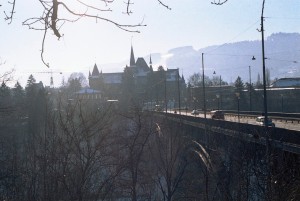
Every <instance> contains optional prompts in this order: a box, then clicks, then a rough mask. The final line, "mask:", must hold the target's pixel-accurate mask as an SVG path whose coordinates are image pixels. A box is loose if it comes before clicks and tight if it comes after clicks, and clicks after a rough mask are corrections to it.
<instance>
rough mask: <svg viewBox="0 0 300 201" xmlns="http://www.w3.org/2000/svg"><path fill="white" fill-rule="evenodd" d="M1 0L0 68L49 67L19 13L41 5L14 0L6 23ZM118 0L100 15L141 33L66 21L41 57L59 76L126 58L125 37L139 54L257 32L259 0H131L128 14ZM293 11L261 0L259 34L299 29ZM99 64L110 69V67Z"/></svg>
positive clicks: (32, 12)
mask: <svg viewBox="0 0 300 201" xmlns="http://www.w3.org/2000/svg"><path fill="white" fill-rule="evenodd" d="M2 2H3V1H1V4H2V5H3V6H2V7H0V14H1V15H0V17H1V20H0V30H1V37H0V44H1V45H0V62H1V61H2V62H5V64H3V65H2V66H1V72H3V71H6V70H9V69H11V68H15V69H16V75H15V78H16V79H19V80H20V81H21V83H22V85H23V83H24V80H26V79H27V78H28V76H29V74H30V73H33V72H44V71H49V69H47V68H46V67H45V66H44V65H43V63H42V62H41V59H40V50H41V44H42V37H43V32H42V31H34V30H29V29H28V28H27V27H25V26H22V22H23V21H24V20H25V19H27V18H30V17H34V16H35V17H36V16H40V15H41V12H42V10H41V7H40V4H39V3H38V1H37V0H26V1H17V6H16V10H15V11H16V14H15V17H14V21H13V23H12V24H10V25H7V22H5V21H4V20H3V19H4V17H5V16H4V14H3V11H4V10H5V9H8V7H7V4H6V3H5V4H4V3H2ZM65 2H66V3H67V4H69V5H70V6H74V9H76V10H77V9H78V10H79V9H80V8H77V7H76V5H75V3H74V2H75V1H74V0H67V1H65ZM70 2H71V3H70ZM72 2H73V3H72ZM122 2H123V1H116V3H115V4H116V5H118V6H116V7H112V9H113V12H111V13H105V14H103V16H105V17H109V18H111V19H113V20H115V21H117V22H119V23H121V24H136V23H140V22H143V23H144V24H146V25H147V26H146V27H140V28H138V29H139V31H140V32H141V33H139V34H137V33H129V32H125V31H123V30H120V29H118V28H117V27H115V26H113V25H112V24H109V23H107V22H101V21H98V22H96V20H94V19H80V20H79V21H77V22H75V23H66V24H64V25H63V26H62V28H61V29H60V32H61V33H62V34H64V36H63V37H62V38H61V39H60V40H57V38H56V37H55V36H54V35H53V34H52V33H50V34H49V35H48V37H47V39H46V44H45V48H46V50H45V60H46V61H47V62H49V64H50V67H51V69H52V70H53V71H61V72H63V73H64V74H63V76H65V78H67V77H68V73H70V72H78V71H81V72H83V73H84V74H85V75H87V73H88V71H89V70H92V67H93V65H94V64H95V63H97V64H98V66H99V67H100V68H101V64H104V63H114V62H120V61H124V60H125V61H126V60H128V59H129V53H130V45H131V41H132V44H133V47H134V51H135V56H136V57H142V56H146V55H149V54H151V53H167V51H168V50H169V49H172V48H175V47H180V46H187V45H190V46H193V47H194V48H195V49H199V48H202V47H206V46H210V45H219V44H223V43H230V42H235V41H242V40H260V38H261V35H260V33H259V32H258V31H257V30H256V29H257V28H259V27H260V15H261V7H262V0H243V1H241V0H229V1H228V3H226V4H224V5H222V6H215V5H212V4H211V1H210V0H201V1H199V0H184V1H183V0H163V2H165V3H166V4H167V5H168V6H169V7H170V8H171V10H168V9H166V8H164V7H163V6H161V5H159V3H158V2H157V1H156V0H136V1H135V2H134V5H132V7H131V10H132V12H133V13H132V15H131V16H128V15H126V14H124V13H123V12H125V10H126V6H125V5H124V4H123V3H122ZM299 11H300V1H298V0H285V1H282V0H266V3H265V12H264V13H265V14H264V16H265V17H266V20H265V35H266V36H268V35H270V34H271V33H276V32H300V26H299V24H300V12H299ZM62 14H63V13H62ZM62 17H67V16H62ZM102 70H103V72H111V71H110V69H102ZM120 71H122V66H120ZM33 74H34V73H33ZM34 75H35V77H36V79H37V81H39V80H42V81H43V82H45V84H46V85H48V84H49V83H48V82H49V79H48V77H49V76H47V75H45V74H34ZM46 77H47V78H46ZM61 79H62V75H58V76H57V77H56V81H55V82H56V83H55V85H56V86H58V85H59V83H58V82H60V81H57V80H61Z"/></svg>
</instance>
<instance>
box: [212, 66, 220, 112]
mask: <svg viewBox="0 0 300 201" xmlns="http://www.w3.org/2000/svg"><path fill="white" fill-rule="evenodd" d="M213 74H217V73H216V71H214V73H213ZM221 84H222V77H221V75H220V86H219V98H218V100H219V101H220V102H218V104H219V106H218V110H220V109H221V107H222V90H221Z"/></svg>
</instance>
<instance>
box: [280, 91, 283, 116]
mask: <svg viewBox="0 0 300 201" xmlns="http://www.w3.org/2000/svg"><path fill="white" fill-rule="evenodd" d="M280 96H281V113H283V94H280Z"/></svg>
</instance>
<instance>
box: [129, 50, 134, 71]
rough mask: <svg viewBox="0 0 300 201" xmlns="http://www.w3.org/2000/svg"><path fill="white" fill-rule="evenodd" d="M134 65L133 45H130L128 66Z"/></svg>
mask: <svg viewBox="0 0 300 201" xmlns="http://www.w3.org/2000/svg"><path fill="white" fill-rule="evenodd" d="M134 65H135V58H134V53H133V47H132V45H131V53H130V65H129V66H134Z"/></svg>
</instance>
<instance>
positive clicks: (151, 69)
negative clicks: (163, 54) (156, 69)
mask: <svg viewBox="0 0 300 201" xmlns="http://www.w3.org/2000/svg"><path fill="white" fill-rule="evenodd" d="M149 64H150V71H151V72H153V68H152V58H151V54H150V62H149Z"/></svg>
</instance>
